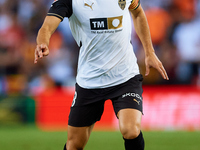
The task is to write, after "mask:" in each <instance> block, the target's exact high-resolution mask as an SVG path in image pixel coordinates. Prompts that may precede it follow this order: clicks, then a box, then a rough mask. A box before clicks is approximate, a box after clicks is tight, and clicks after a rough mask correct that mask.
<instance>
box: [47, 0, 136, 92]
mask: <svg viewBox="0 0 200 150" xmlns="http://www.w3.org/2000/svg"><path fill="white" fill-rule="evenodd" d="M131 2H132V0H71V1H70V0H58V1H55V2H54V3H53V5H52V8H51V9H50V11H49V13H48V15H53V16H57V17H59V18H60V19H63V18H64V17H68V18H69V23H70V28H71V31H72V34H73V37H74V39H75V40H76V42H77V44H78V45H79V46H80V53H79V59H78V71H77V77H76V80H77V83H78V84H79V85H80V86H81V87H83V88H88V89H94V88H106V87H110V86H115V85H118V84H121V83H124V82H126V81H127V80H129V79H130V78H132V77H134V76H135V75H137V74H139V68H138V65H137V59H136V57H135V54H134V52H133V47H132V44H131V18H130V14H129V10H128V8H129V6H130V4H131ZM62 5H64V6H63V7H65V9H67V10H65V9H64V8H61V7H62Z"/></svg>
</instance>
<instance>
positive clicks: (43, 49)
mask: <svg viewBox="0 0 200 150" xmlns="http://www.w3.org/2000/svg"><path fill="white" fill-rule="evenodd" d="M47 55H49V48H48V46H47V45H46V44H40V45H37V46H36V49H35V59H34V63H35V64H36V63H37V61H38V59H39V58H42V57H44V56H47Z"/></svg>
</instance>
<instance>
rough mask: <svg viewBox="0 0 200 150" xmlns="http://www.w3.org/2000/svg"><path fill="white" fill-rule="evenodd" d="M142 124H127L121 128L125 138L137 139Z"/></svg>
mask: <svg viewBox="0 0 200 150" xmlns="http://www.w3.org/2000/svg"><path fill="white" fill-rule="evenodd" d="M140 130H141V129H140V124H135V125H125V126H124V127H122V128H121V129H120V131H121V133H122V135H123V137H124V138H125V139H135V138H136V137H138V135H139V134H140Z"/></svg>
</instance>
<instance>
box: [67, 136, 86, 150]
mask: <svg viewBox="0 0 200 150" xmlns="http://www.w3.org/2000/svg"><path fill="white" fill-rule="evenodd" d="M84 146H85V143H84V142H82V141H78V140H77V139H73V138H71V139H68V140H67V150H68V149H69V150H70V149H76V150H83V148H84Z"/></svg>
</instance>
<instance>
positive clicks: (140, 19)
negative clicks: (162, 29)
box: [129, 0, 169, 80]
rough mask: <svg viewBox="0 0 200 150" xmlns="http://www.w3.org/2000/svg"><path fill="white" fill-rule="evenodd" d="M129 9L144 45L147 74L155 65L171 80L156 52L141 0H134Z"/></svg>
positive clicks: (164, 76) (165, 77) (163, 75)
mask: <svg viewBox="0 0 200 150" xmlns="http://www.w3.org/2000/svg"><path fill="white" fill-rule="evenodd" d="M129 10H130V12H131V16H132V19H133V23H134V27H135V31H136V33H137V35H138V37H139V38H140V41H141V43H142V45H143V47H144V52H145V65H146V73H145V75H146V76H147V75H148V74H149V72H150V68H151V67H153V68H155V69H157V70H158V72H159V73H160V74H161V75H162V77H163V78H164V79H166V80H169V78H168V75H167V72H166V71H165V68H164V67H163V65H162V63H161V61H160V60H159V59H158V57H157V56H156V54H155V51H154V48H153V44H152V40H151V35H150V30H149V26H148V22H147V19H146V15H145V13H144V10H143V8H142V6H141V5H140V4H139V1H138V0H133V2H132V4H131V5H130V6H129Z"/></svg>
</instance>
